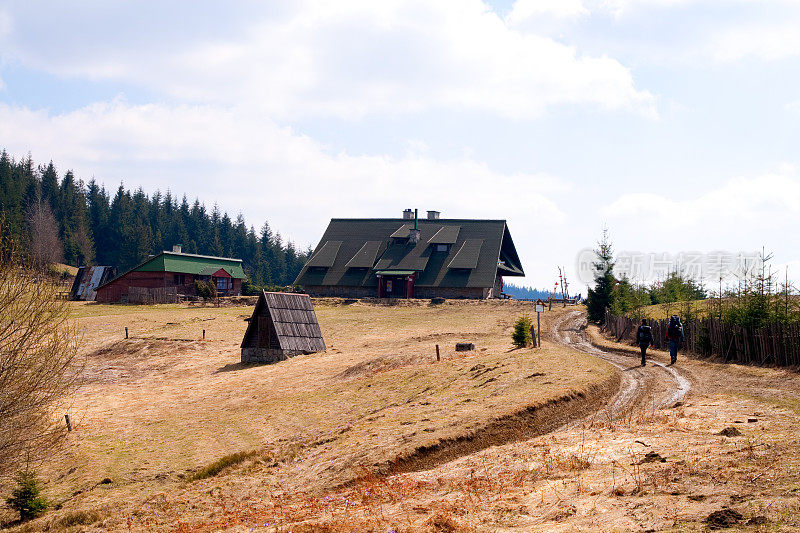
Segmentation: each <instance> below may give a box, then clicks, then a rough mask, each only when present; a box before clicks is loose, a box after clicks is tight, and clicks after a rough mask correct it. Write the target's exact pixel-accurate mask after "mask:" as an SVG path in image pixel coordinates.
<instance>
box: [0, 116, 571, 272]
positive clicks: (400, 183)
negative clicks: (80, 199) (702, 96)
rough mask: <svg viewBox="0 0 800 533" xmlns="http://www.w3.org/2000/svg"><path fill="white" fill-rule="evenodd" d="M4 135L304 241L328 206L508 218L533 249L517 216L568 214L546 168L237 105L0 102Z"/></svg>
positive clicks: (331, 212) (78, 166)
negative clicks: (339, 135) (356, 147)
mask: <svg viewBox="0 0 800 533" xmlns="http://www.w3.org/2000/svg"><path fill="white" fill-rule="evenodd" d="M0 138H2V139H7V140H8V144H7V145H6V148H7V149H8V150H9V152H10V153H12V154H15V155H16V156H17V157H20V156H24V155H25V154H27V153H28V152H29V151H30V152H31V153H32V154H33V157H34V160H36V159H37V157H38V158H41V159H51V158H52V160H53V161H55V162H56V163H57V165H58V166H59V169H60V170H61V171H62V172H63V171H64V170H66V169H69V168H71V169H73V170H74V171H75V172H76V175H77V176H78V177H79V178H82V179H85V180H87V179H90V178H91V177H92V176H96V177H97V178H98V180H100V181H101V182H102V183H105V184H106V185H107V186H108V187H110V188H111V189H114V188H115V187H116V185H117V184H118V183H119V181H120V180H124V182H125V184H126V186H127V187H130V188H135V187H138V186H140V185H141V186H143V187H144V189H145V190H146V191H148V192H153V191H155V190H156V189H160V190H161V191H165V190H166V189H171V190H172V191H173V192H174V193H176V194H183V193H186V194H187V196H188V197H189V198H190V199H193V198H194V197H195V196H199V197H200V199H201V201H204V202H205V203H206V204H207V205H210V204H212V203H213V202H215V201H216V202H219V204H220V207H221V208H222V209H223V210H226V211H228V212H230V213H231V214H235V213H236V212H237V211H239V210H240V211H241V212H243V214H244V215H245V217H246V219H247V220H248V222H249V223H252V224H255V225H259V224H260V223H261V222H262V221H263V220H265V219H268V220H269V222H270V224H271V225H273V227H275V228H277V229H278V230H282V231H283V232H284V234H285V235H286V234H290V235H291V236H292V237H293V239H294V240H295V241H296V242H298V243H299V244H301V245H307V244H316V240H317V239H318V238H319V236H320V235H321V232H322V231H323V229H324V227H325V225H326V224H327V221H328V219H330V218H331V217H336V216H354V217H357V216H373V217H394V216H398V217H399V215H400V211H401V210H402V209H403V208H404V207H408V206H413V207H419V208H420V209H423V210H424V209H438V210H441V211H442V212H443V213H444V215H446V216H450V217H464V218H508V219H509V220H510V221H511V225H512V227H513V229H514V236H515V239H517V240H516V242H517V245H518V248H519V250H520V253H521V254H522V255H523V256H524V255H525V253H526V250H527V253H528V254H529V255H530V256H533V255H534V247H535V246H536V247H538V246H541V243H540V241H539V239H540V238H541V235H538V236H534V232H536V231H537V230H536V228H535V227H533V226H530V225H525V226H523V225H522V224H521V222H520V221H522V220H525V221H528V220H531V219H535V220H542V221H545V220H546V221H548V223H556V224H557V223H562V222H564V221H566V215H565V214H564V213H563V212H562V211H561V210H560V209H559V207H558V206H557V205H556V203H555V202H554V201H552V200H551V199H550V196H551V195H555V194H561V193H562V192H563V191H564V190H566V191H569V190H570V186H569V184H566V183H563V182H561V181H560V180H557V179H555V178H553V177H552V176H547V175H541V174H523V173H500V172H496V171H494V170H492V169H490V168H489V167H487V166H486V165H485V164H483V163H480V162H477V161H475V160H472V159H470V158H467V157H462V158H459V159H454V160H449V161H436V160H433V159H431V158H429V157H427V156H425V155H420V154H413V153H409V154H407V155H405V156H404V157H401V158H391V157H385V156H366V155H352V154H348V153H346V152H341V153H331V152H330V151H329V150H328V149H326V147H324V146H322V145H320V144H319V143H318V142H316V141H314V140H313V139H310V138H309V137H306V136H303V135H299V134H297V133H296V132H294V131H292V130H291V129H289V128H284V127H279V126H277V125H275V124H274V123H273V122H271V121H270V120H269V119H267V118H265V117H263V116H258V115H255V114H253V113H252V112H250V111H249V110H247V109H238V108H227V109H223V108H217V107H211V106H179V107H168V106H165V105H142V106H132V105H128V104H126V103H125V102H122V101H117V102H111V103H101V104H95V105H91V106H88V107H85V108H82V109H79V110H76V111H72V112H69V113H65V114H57V115H53V114H50V113H48V112H47V111H31V110H29V109H24V108H17V107H10V106H7V105H2V104H0ZM423 201H424V202H426V203H427V205H420V202H423ZM300 210H301V211H302V216H298V214H299V213H300ZM514 220H516V221H518V222H517V223H516V224H514Z"/></svg>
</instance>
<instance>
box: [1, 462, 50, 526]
mask: <svg viewBox="0 0 800 533" xmlns="http://www.w3.org/2000/svg"><path fill="white" fill-rule="evenodd" d="M14 481H16V482H17V488H16V489H14V490H13V491H12V492H11V497H10V498H8V499H7V500H6V503H7V504H8V505H9V506H10V507H11V508H12V509H14V510H15V511H17V512H19V517H20V520H30V519H32V518H36V517H37V516H39V515H41V514H42V513H44V512H45V510H47V500H45V499H44V498H43V497H42V496H40V495H39V493H40V491H41V489H39V480H38V479H37V477H36V473H35V472H29V471H27V472H20V473H18V474H17V475H16V477H15V478H14Z"/></svg>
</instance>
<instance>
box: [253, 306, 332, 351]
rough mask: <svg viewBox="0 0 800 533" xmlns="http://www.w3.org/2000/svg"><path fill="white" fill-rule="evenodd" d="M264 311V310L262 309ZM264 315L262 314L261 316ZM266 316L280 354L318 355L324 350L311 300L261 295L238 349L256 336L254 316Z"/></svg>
mask: <svg viewBox="0 0 800 533" xmlns="http://www.w3.org/2000/svg"><path fill="white" fill-rule="evenodd" d="M265 308H266V309H265ZM264 311H266V313H265V312H264ZM265 314H266V315H267V316H269V318H270V320H271V321H272V324H273V325H274V328H275V334H276V335H277V338H278V344H279V346H280V349H281V350H299V351H304V352H321V351H324V350H325V340H324V339H323V338H322V330H320V327H319V323H318V322H317V315H316V313H315V312H314V306H313V304H312V303H311V298H309V296H308V295H307V294H292V293H283V292H266V291H264V292H262V293H261V295H260V296H259V298H258V302H256V307H255V309H254V310H253V316H252V318H251V319H250V323H249V324H248V326H247V331H245V334H244V338H243V339H242V348H244V347H246V346H248V345H249V341H250V337H251V336H252V335H255V334H256V330H257V328H258V320H257V319H256V318H257V317H258V316H264V315H265Z"/></svg>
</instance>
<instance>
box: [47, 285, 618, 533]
mask: <svg viewBox="0 0 800 533" xmlns="http://www.w3.org/2000/svg"><path fill="white" fill-rule="evenodd" d="M528 308H529V305H528V306H526V305H524V304H520V303H513V302H448V303H447V304H445V305H441V306H430V305H428V303H427V301H405V302H400V304H399V305H396V306H389V307H387V306H376V305H371V304H363V303H356V304H352V305H342V304H341V302H340V301H336V300H330V301H319V302H317V313H318V316H319V320H320V324H321V327H322V330H323V333H324V335H325V337H326V342H327V345H328V351H327V352H326V353H321V354H311V355H306V356H299V357H296V358H293V359H291V360H288V361H285V362H282V363H279V364H276V365H267V366H242V365H241V364H239V363H238V360H239V347H238V345H239V342H240V340H241V336H242V334H243V333H244V329H245V322H244V320H243V319H244V318H246V317H248V316H249V313H250V312H251V310H252V308H250V307H227V308H226V307H222V308H206V307H181V306H170V305H162V306H149V307H148V306H104V305H97V304H85V303H75V304H74V306H73V313H74V316H75V318H76V320H77V323H78V325H79V326H80V329H81V331H82V334H83V352H84V354H85V355H86V357H87V371H88V374H87V381H86V383H85V385H84V386H83V387H82V389H81V390H80V391H79V393H78V394H77V396H76V397H75V399H74V407H73V408H72V410H71V412H70V416H71V418H72V420H73V421H74V426H75V430H74V431H73V432H72V433H71V434H70V435H69V442H68V446H67V448H66V450H64V452H63V454H62V455H60V456H59V457H58V458H57V459H56V460H55V461H54V462H53V463H52V464H49V465H47V468H46V470H44V471H43V477H44V478H45V479H46V480H47V483H46V492H47V494H48V497H50V498H51V499H52V500H53V501H56V502H61V504H62V507H63V508H62V509H61V510H59V511H54V512H52V513H50V514H49V515H48V516H47V517H45V518H42V519H40V520H39V521H37V522H36V523H38V524H39V526H35V527H45V526H44V524H48V523H57V522H58V520H62V519H63V520H66V518H64V517H67V516H72V515H71V514H70V513H75V512H78V511H80V512H86V513H89V514H90V515H91V516H92V517H95V516H96V517H97V521H95V522H97V524H98V527H102V528H103V529H121V528H123V527H128V526H131V527H132V528H133V530H151V529H157V530H161V529H164V528H175V527H177V526H178V524H180V523H183V524H195V525H196V526H197V527H200V524H203V523H216V518H215V516H216V511H214V506H211V507H208V506H201V507H199V508H195V507H194V506H192V505H188V506H187V505H183V504H180V505H176V506H174V507H173V506H172V505H171V504H169V505H168V504H166V502H169V501H172V500H173V499H174V498H176V497H177V498H182V497H183V496H181V495H189V494H194V495H195V496H194V497H192V498H190V500H191V499H196V498H200V497H201V495H203V494H207V493H209V491H211V493H214V492H215V491H224V492H225V494H226V498H231V500H230V502H231V504H233V502H234V501H239V500H240V499H241V498H243V497H247V498H251V497H255V498H269V495H270V494H271V493H275V492H296V491H302V492H303V493H309V494H318V493H321V492H322V491H325V490H330V489H332V488H335V487H337V486H342V484H347V483H350V482H352V481H354V480H356V479H361V478H364V476H372V475H377V474H386V473H389V472H395V471H414V470H418V469H421V468H430V467H433V466H435V465H437V464H439V463H441V462H443V461H446V460H449V459H453V458H455V457H458V456H459V455H462V454H466V453H472V452H475V451H477V450H480V449H482V448H485V447H487V446H491V445H494V444H503V443H505V442H509V441H515V440H518V439H520V438H525V437H530V436H533V435H536V434H540V433H542V432H544V431H547V430H552V429H555V428H556V427H557V426H558V425H560V424H562V423H563V422H564V421H566V420H567V419H569V418H570V417H574V416H577V415H578V414H580V413H582V412H586V411H587V410H589V409H592V408H593V406H595V405H596V402H598V401H600V400H601V399H602V398H603V397H605V396H606V395H607V394H609V393H610V392H611V391H612V390H613V388H614V383H615V382H614V376H613V373H612V370H611V367H610V366H608V365H607V364H605V363H604V362H602V361H599V360H597V359H594V358H592V357H590V356H587V355H585V354H581V353H580V352H577V351H574V350H570V349H568V348H564V347H561V346H557V345H554V344H551V343H549V342H547V343H546V344H545V346H544V347H543V348H542V349H540V350H529V349H523V350H512V347H511V343H510V333H511V329H512V324H513V321H514V320H515V319H516V318H517V317H518V316H519V315H520V314H521V313H522V312H523V311H525V310H528ZM549 324H550V319H549V318H548V315H545V321H544V327H545V328H547V327H549ZM126 326H127V327H128V328H129V331H130V336H131V338H129V339H125V338H124V328H125V327H126ZM203 330H205V332H206V340H205V341H203V340H201V338H202V331H203ZM545 337H546V335H545ZM459 341H469V342H474V343H475V345H476V347H477V349H476V350H475V351H472V352H455V351H454V345H455V343H456V342H459ZM437 344H438V345H439V346H440V349H441V357H442V360H441V361H440V362H436V357H435V353H436V350H435V347H436V345H437ZM576 366H577V367H579V368H580V371H578V372H575V371H572V370H571V368H574V367H576ZM239 452H241V454H240V455H238V456H232V455H231V454H236V453H239ZM220 460H221V461H222V463H218V464H220V465H224V464H227V463H233V464H234V466H232V467H231V468H229V469H227V470H223V471H222V472H221V473H220V474H219V475H218V476H212V477H208V478H205V479H200V480H197V481H190V479H191V478H192V477H193V476H195V475H197V474H198V473H199V472H201V471H202V470H201V469H203V468H208V467H211V470H212V471H213V470H214V469H215V467H214V464H215V462H216V461H220ZM236 463H241V464H238V465H237V464H236ZM234 473H235V474H236V475H233V474H234ZM104 479H108V480H110V483H100V482H101V481H102V480H104ZM220 494H221V492H220ZM248 495H249V496H248ZM203 497H205V496H203ZM165 505H166V506H165ZM95 522H92V523H95ZM100 524H102V526H100ZM194 527H195V526H192V527H191V529H194ZM212 529H213V528H212Z"/></svg>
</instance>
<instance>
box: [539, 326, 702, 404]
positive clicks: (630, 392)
mask: <svg viewBox="0 0 800 533" xmlns="http://www.w3.org/2000/svg"><path fill="white" fill-rule="evenodd" d="M585 330H586V313H585V312H582V311H572V312H570V313H567V314H565V315H563V316H562V317H559V319H558V320H557V321H556V322H555V323H554V324H553V330H552V335H553V341H554V342H556V343H558V344H562V345H564V346H568V347H570V348H573V349H575V350H578V351H581V352H584V353H586V354H588V355H591V356H592V357H597V358H598V359H602V360H604V361H606V362H608V363H609V364H611V365H613V366H614V367H615V368H617V370H618V371H619V374H620V378H621V382H620V388H619V391H618V392H617V394H616V395H615V396H614V397H613V398H612V399H611V401H610V402H609V404H608V405H607V406H606V407H605V410H606V412H608V413H610V415H611V416H612V417H613V418H616V417H618V416H619V415H622V414H624V413H626V412H628V411H630V410H631V409H633V408H634V407H636V406H637V405H638V404H640V403H641V402H642V401H644V400H646V399H649V398H653V400H654V403H656V401H657V404H656V405H657V407H658V408H659V409H661V408H664V407H668V406H670V405H674V404H675V403H677V402H679V401H681V400H683V398H684V397H685V396H686V394H687V393H688V392H689V390H690V389H691V383H690V381H689V379H688V378H687V377H686V376H684V375H683V374H681V373H680V372H679V371H678V370H676V369H675V368H674V367H672V366H667V365H665V364H663V363H659V362H658V361H653V360H649V361H648V366H646V367H642V366H640V364H639V358H638V357H633V356H630V355H622V354H620V353H615V352H613V351H606V350H602V349H600V348H598V347H597V346H595V345H593V344H592V343H591V342H590V341H589V339H588V338H587V336H586V333H585ZM654 369H655V370H657V371H656V372H653V370H654ZM656 398H658V400H656Z"/></svg>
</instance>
